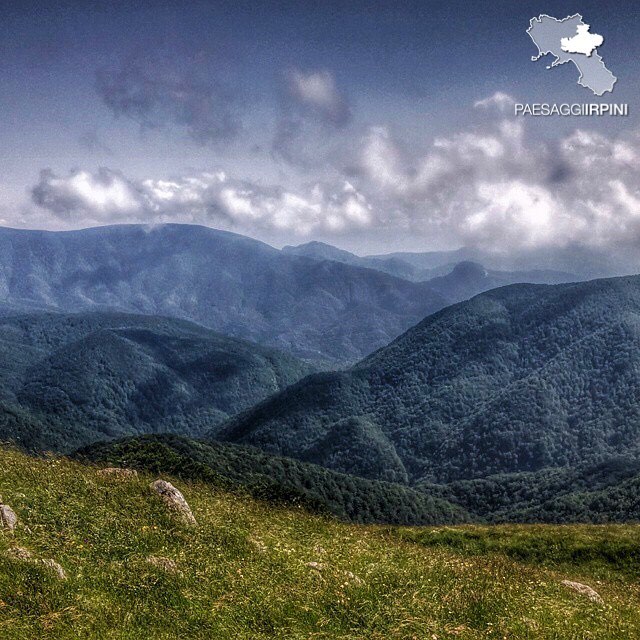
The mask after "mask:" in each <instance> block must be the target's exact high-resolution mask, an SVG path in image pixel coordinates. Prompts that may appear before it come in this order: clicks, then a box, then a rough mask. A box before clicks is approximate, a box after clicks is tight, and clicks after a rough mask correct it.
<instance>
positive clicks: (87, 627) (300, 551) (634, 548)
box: [0, 448, 640, 640]
mask: <svg viewBox="0 0 640 640" xmlns="http://www.w3.org/2000/svg"><path fill="white" fill-rule="evenodd" d="M154 479H155V478H154V477H153V476H146V475H144V474H140V475H139V476H138V477H137V478H134V479H121V478H115V477H101V476H100V475H99V474H98V473H97V471H96V469H95V468H92V467H88V466H83V465H81V464H79V463H77V462H72V461H69V460H67V459H65V458H59V457H47V458H41V459H34V458H30V457H27V456H25V455H23V454H22V453H19V452H17V451H15V450H13V449H9V448H4V449H1V450H0V495H1V496H2V501H3V502H4V503H6V504H8V505H10V506H11V507H12V508H13V509H14V510H15V511H16V513H17V514H18V516H19V518H20V524H19V525H18V528H17V529H16V531H15V533H10V532H8V531H6V530H5V531H0V638H2V639H3V640H25V639H28V638H47V639H48V638H52V639H54V638H55V639H57V638H61V639H62V638H65V639H67V638H68V639H72V638H73V639H74V640H76V639H84V638H92V639H93V638H98V639H102V638H113V639H116V638H118V639H121V638H122V639H124V638H126V639H143V638H144V639H147V638H149V639H151V638H153V639H154V640H155V639H162V638H188V639H200V638H202V639H205V638H207V639H210V638H233V639H236V638H247V639H249V638H251V639H254V638H255V639H259V638H367V639H380V640H382V639H385V640H387V639H392V638H416V639H420V640H422V639H431V640H435V639H441V638H460V639H475V638H495V639H500V640H502V639H504V638H509V639H511V638H515V639H520V638H557V639H569V638H580V639H587V638H589V639H595V638H611V639H616V640H617V639H622V638H630V639H631V638H639V637H640V606H639V605H640V581H639V578H640V553H639V550H640V544H639V543H640V528H638V527H635V526H620V525H616V526H584V527H583V526H511V525H509V526H491V527H489V526H466V525H465V526H455V527H422V528H398V527H381V526H362V525H349V524H344V523H341V522H338V521H336V520H332V519H331V518H328V517H321V516H316V515H310V514H308V513H307V512H305V511H304V510H303V509H301V508H288V507H285V506H282V505H271V504H268V503H263V502H259V501H256V500H254V499H252V498H251V497H249V496H246V497H243V496H241V495H238V494H237V493H233V494H232V493H226V492H224V491H222V490H220V489H213V488H212V487H210V486H208V485H206V484H202V483H187V482H184V481H178V480H175V481H174V484H176V486H177V487H178V488H179V489H180V490H182V492H183V493H184V495H185V497H186V499H187V501H188V502H189V504H190V506H191V508H192V510H193V513H194V515H195V517H196V519H197V520H198V526H197V527H196V528H191V527H188V526H186V525H184V524H182V523H181V522H180V521H179V520H178V519H176V517H175V515H174V514H172V513H171V512H170V511H168V510H167V508H166V507H165V505H164V504H163V503H162V502H161V501H160V499H159V498H158V497H157V496H155V495H154V494H152V492H151V491H150V489H149V483H150V482H151V481H152V480H154ZM166 479H168V480H171V478H166ZM16 547H21V548H25V549H28V550H29V551H30V552H31V553H32V554H33V557H32V558H30V559H27V560H25V559H20V558H16V557H15V555H16V553H15V548H16ZM12 550H14V551H12ZM149 557H155V558H166V559H168V560H171V561H173V563H175V564H173V565H171V564H170V563H169V565H168V566H157V565H154V564H152V563H150V562H149V560H148V558H149ZM45 558H52V559H54V560H55V561H56V562H58V563H59V564H60V565H61V566H62V567H63V568H64V570H65V572H66V574H67V579H66V580H61V579H59V578H58V577H57V576H56V575H55V574H54V573H53V572H52V571H51V570H50V569H49V568H47V567H46V566H45V565H43V564H42V563H40V562H39V561H38V559H45ZM564 579H569V580H574V581H579V582H583V583H586V584H588V585H590V586H591V587H593V588H594V589H595V590H596V591H597V592H598V593H599V594H600V595H601V596H602V598H603V600H604V604H598V603H596V602H592V601H591V600H589V599H588V598H587V597H585V596H584V595H581V594H579V593H576V592H575V591H573V590H571V589H569V588H567V587H566V586H564V585H562V584H561V581H562V580H564Z"/></svg>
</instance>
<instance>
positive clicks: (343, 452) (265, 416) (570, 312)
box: [210, 276, 640, 483]
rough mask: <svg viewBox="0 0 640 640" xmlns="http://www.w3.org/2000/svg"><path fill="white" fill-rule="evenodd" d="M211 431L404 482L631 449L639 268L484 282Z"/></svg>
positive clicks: (637, 388) (637, 379)
mask: <svg viewBox="0 0 640 640" xmlns="http://www.w3.org/2000/svg"><path fill="white" fill-rule="evenodd" d="M210 437H212V438H216V439H223V440H226V441H230V442H237V443H243V444H251V445H254V446H258V447H260V448H262V449H264V450H266V451H269V452H272V453H278V454H281V455H287V456H292V457H296V458H299V459H301V460H305V461H310V462H315V463H318V464H322V465H325V466H327V467H330V468H333V469H335V470H339V471H342V472H347V473H355V474H358V475H363V476H365V477H375V478H384V479H385V480H391V481H397V482H409V483H415V482H420V481H435V482H450V481H454V480H461V479H472V478H481V477H484V476H488V475H491V474H496V473H510V472H522V471H536V470H540V469H543V468H545V467H567V466H575V465H577V464H580V463H584V462H588V461H591V462H596V461H598V460H603V459H606V458H608V457H612V456H615V455H618V454H621V453H633V454H637V452H638V446H639V445H640V276H635V277H626V278H615V279H605V280H594V281H590V282H585V283H577V284H564V285H554V286H547V285H511V286H508V287H503V288H500V289H494V290H492V291H490V292H487V293H484V294H481V295H478V296H476V297H475V298H473V299H472V300H470V301H467V302H462V303H459V304H456V305H453V306H450V307H448V308H446V309H444V310H442V311H439V312H437V313H435V314H433V315H431V316H429V317H427V318H426V319H425V320H424V321H423V322H421V323H420V324H418V325H417V326H416V327H414V328H412V329H410V330H409V331H407V332H406V333H405V334H404V335H402V336H401V337H399V338H398V339H397V340H395V341H394V342H392V343H391V344H390V345H389V346H387V347H384V348H383V349H380V350H379V351H377V352H376V353H374V354H372V355H370V356H368V357H367V358H365V359H364V360H362V361H361V362H360V363H358V364H357V365H355V366H354V367H352V368H351V369H349V370H346V371H340V372H331V373H318V374H312V375H311V376H309V377H307V378H305V379H303V380H302V381H300V382H299V383H297V384H295V385H293V386H292V387H290V388H288V389H285V390H284V391H282V392H280V393H278V394H276V395H274V396H272V397H270V398H268V399H267V400H265V401H263V402H262V403H260V404H259V405H257V406H256V407H254V408H252V409H250V410H249V411H247V412H245V413H243V414H241V415H240V416H238V417H236V418H233V419H231V420H230V421H229V422H228V423H226V424H223V425H222V426H221V427H219V428H214V429H213V430H212V431H211V433H210Z"/></svg>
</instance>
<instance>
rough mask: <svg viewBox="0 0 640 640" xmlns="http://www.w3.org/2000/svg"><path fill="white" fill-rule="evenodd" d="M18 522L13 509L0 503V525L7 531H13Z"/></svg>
mask: <svg viewBox="0 0 640 640" xmlns="http://www.w3.org/2000/svg"><path fill="white" fill-rule="evenodd" d="M17 524H18V516H17V515H16V513H15V511H14V510H13V509H12V508H11V507H10V506H9V505H6V504H0V526H1V527H2V528H3V529H9V531H15V530H16V526H17Z"/></svg>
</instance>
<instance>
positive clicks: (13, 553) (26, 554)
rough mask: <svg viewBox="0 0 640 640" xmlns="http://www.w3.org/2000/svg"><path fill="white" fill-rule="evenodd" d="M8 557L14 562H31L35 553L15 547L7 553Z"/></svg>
mask: <svg viewBox="0 0 640 640" xmlns="http://www.w3.org/2000/svg"><path fill="white" fill-rule="evenodd" d="M7 555H8V556H9V557H10V558H13V559H14V560H30V559H31V558H33V553H31V551H29V549H25V548H24V547H13V548H11V549H9V550H8V551H7Z"/></svg>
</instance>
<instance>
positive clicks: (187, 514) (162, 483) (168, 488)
mask: <svg viewBox="0 0 640 640" xmlns="http://www.w3.org/2000/svg"><path fill="white" fill-rule="evenodd" d="M150 486H151V489H152V490H153V491H155V492H156V493H157V494H158V495H159V496H160V497H161V498H162V501H163V502H164V503H165V504H166V505H167V507H169V508H170V509H172V510H173V511H175V512H176V513H177V514H178V515H179V516H180V517H181V518H182V519H183V520H184V522H186V523H187V524H190V525H194V526H195V525H197V524H198V523H197V521H196V519H195V517H194V516H193V513H192V512H191V509H190V507H189V505H188V504H187V501H186V500H185V499H184V496H183V495H182V494H181V493H180V491H178V490H177V489H176V488H175V487H174V486H173V485H172V484H171V483H170V482H167V481H166V480H156V481H155V482H152V483H151V485H150Z"/></svg>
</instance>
